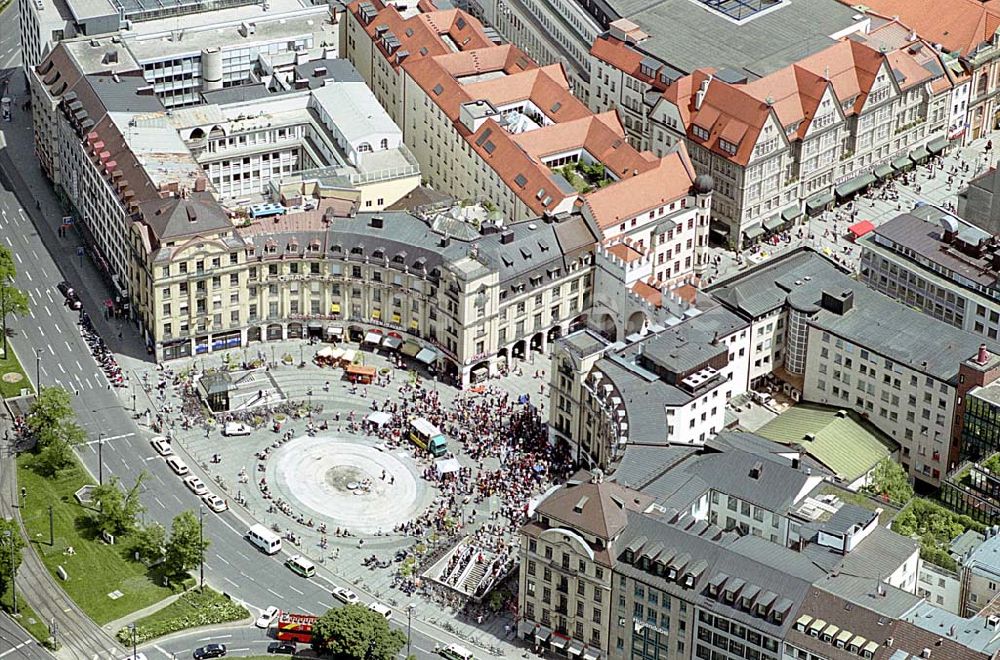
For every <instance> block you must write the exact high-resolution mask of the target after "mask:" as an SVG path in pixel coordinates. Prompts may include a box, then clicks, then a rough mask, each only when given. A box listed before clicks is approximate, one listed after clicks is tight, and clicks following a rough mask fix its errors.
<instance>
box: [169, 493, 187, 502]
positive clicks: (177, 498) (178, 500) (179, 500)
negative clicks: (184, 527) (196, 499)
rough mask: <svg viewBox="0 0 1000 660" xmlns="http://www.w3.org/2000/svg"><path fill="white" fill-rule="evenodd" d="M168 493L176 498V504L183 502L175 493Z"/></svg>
mask: <svg viewBox="0 0 1000 660" xmlns="http://www.w3.org/2000/svg"><path fill="white" fill-rule="evenodd" d="M170 494H171V495H173V496H174V499H175V500H177V502H178V504H184V500H182V499H181V498H179V497H177V493H170Z"/></svg>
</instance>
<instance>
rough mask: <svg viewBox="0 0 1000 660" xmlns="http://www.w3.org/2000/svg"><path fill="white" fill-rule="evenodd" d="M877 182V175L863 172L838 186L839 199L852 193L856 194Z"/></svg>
mask: <svg viewBox="0 0 1000 660" xmlns="http://www.w3.org/2000/svg"><path fill="white" fill-rule="evenodd" d="M873 183H875V175H873V174H862V175H861V176H856V177H854V178H853V179H851V180H849V181H845V182H844V183H842V184H840V185H839V186H837V188H836V190H835V192H836V193H837V198H838V199H847V198H848V197H850V196H851V195H856V194H857V193H859V192H860V191H862V190H864V189H865V188H867V187H868V186H870V185H872V184H873Z"/></svg>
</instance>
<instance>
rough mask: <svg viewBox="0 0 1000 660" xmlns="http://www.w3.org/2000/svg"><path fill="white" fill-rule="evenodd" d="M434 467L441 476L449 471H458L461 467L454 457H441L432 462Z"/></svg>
mask: <svg viewBox="0 0 1000 660" xmlns="http://www.w3.org/2000/svg"><path fill="white" fill-rule="evenodd" d="M434 467H435V468H437V473H438V474H440V475H442V476H443V475H446V474H448V473H449V472H458V471H459V470H460V469H461V468H462V466H461V465H459V463H458V459H456V458H442V459H441V460H440V461H437V462H436V463H434Z"/></svg>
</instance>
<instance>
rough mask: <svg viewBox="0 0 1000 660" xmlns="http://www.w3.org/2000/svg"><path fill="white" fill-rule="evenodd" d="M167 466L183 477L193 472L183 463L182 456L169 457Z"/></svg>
mask: <svg viewBox="0 0 1000 660" xmlns="http://www.w3.org/2000/svg"><path fill="white" fill-rule="evenodd" d="M167 465H168V466H169V467H170V469H171V470H173V471H174V473H176V474H179V475H180V476H182V477H183V476H184V475H185V474H187V473H188V472H190V471H191V470H189V469H188V466H187V463H185V462H184V461H182V460H181V459H180V456H177V455H176V454H173V455H171V456H167Z"/></svg>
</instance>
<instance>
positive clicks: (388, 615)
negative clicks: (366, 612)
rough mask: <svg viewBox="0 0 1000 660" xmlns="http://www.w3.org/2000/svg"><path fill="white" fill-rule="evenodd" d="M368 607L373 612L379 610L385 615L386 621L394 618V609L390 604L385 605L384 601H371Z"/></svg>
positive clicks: (378, 611)
mask: <svg viewBox="0 0 1000 660" xmlns="http://www.w3.org/2000/svg"><path fill="white" fill-rule="evenodd" d="M368 609H370V610H371V611H372V612H377V613H379V614H381V615H382V616H384V617H385V620H386V621H388V620H389V619H391V618H392V610H391V609H389V606H388V605H383V604H382V603H369V605H368Z"/></svg>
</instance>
